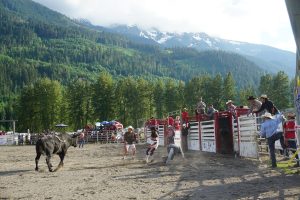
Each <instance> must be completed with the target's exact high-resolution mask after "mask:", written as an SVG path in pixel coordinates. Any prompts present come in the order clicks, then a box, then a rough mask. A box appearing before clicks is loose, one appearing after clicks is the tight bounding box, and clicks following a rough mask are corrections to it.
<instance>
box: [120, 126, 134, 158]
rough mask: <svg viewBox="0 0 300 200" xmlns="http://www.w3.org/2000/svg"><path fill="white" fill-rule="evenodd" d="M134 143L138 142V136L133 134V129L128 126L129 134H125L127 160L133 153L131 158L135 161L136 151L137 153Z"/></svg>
mask: <svg viewBox="0 0 300 200" xmlns="http://www.w3.org/2000/svg"><path fill="white" fill-rule="evenodd" d="M134 142H136V135H135V133H134V132H133V127H132V126H128V128H127V132H125V134H124V145H125V149H124V155H123V159H126V156H127V154H128V152H129V151H131V152H132V157H131V158H132V159H134V157H135V151H136V148H135V144H134Z"/></svg>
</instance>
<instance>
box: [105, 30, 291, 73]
mask: <svg viewBox="0 0 300 200" xmlns="http://www.w3.org/2000/svg"><path fill="white" fill-rule="evenodd" d="M107 30H108V31H111V32H115V33H119V34H122V35H126V36H127V37H128V38H130V39H132V40H134V41H138V42H143V43H146V44H156V45H159V46H162V47H191V48H195V49H197V50H199V51H204V50H222V51H230V52H234V53H238V54H241V55H243V56H245V57H247V59H249V60H251V61H252V62H254V63H256V64H257V65H258V66H260V67H261V68H263V69H266V70H267V71H270V72H278V71H284V72H285V73H287V74H288V75H289V76H290V77H294V74H295V59H296V54H295V53H293V52H289V51H285V50H281V49H277V48H274V47H271V46H266V45H260V44H251V43H247V42H239V41H232V40H225V39H221V38H216V37H211V36H209V35H207V34H206V33H170V32H162V31H159V30H158V29H156V28H152V29H150V30H145V29H141V28H139V27H138V26H123V25H118V26H112V27H109V28H107Z"/></svg>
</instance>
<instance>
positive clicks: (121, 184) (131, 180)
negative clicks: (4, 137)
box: [0, 144, 300, 200]
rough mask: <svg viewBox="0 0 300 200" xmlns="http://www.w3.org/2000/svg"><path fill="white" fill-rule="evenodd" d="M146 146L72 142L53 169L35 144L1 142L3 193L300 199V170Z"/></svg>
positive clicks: (0, 196)
mask: <svg viewBox="0 0 300 200" xmlns="http://www.w3.org/2000/svg"><path fill="white" fill-rule="evenodd" d="M145 149H146V146H145V145H144V144H139V145H137V155H136V158H135V160H131V159H130V158H128V159H126V160H122V159H121V158H122V150H123V144H88V145H85V146H84V148H83V149H78V148H73V147H70V148H69V150H68V153H67V155H66V157H65V161H64V167H63V168H61V169H60V170H59V171H57V172H48V168H47V166H46V162H45V157H44V156H42V157H41V159H40V162H39V165H40V171H39V172H36V171H35V170H34V168H35V162H34V159H35V147H34V146H1V147H0V151H1V153H0V199H105V200H106V199H113V200H115V199H161V200H164V199H190V200H198V199H300V178H299V175H298V174H294V175H285V174H284V173H283V172H282V171H281V170H280V169H276V170H272V169H271V168H269V167H268V166H267V164H266V162H260V161H258V160H256V159H243V158H235V157H234V156H229V155H219V154H214V153H205V152H200V151H188V152H186V154H185V156H186V158H185V159H183V158H181V156H177V157H175V159H174V160H173V162H172V163H171V164H170V165H167V166H166V165H164V164H163V163H162V157H163V156H166V148H165V147H161V146H160V147H159V148H158V149H157V151H156V152H155V155H154V161H153V162H152V163H150V164H146V163H145V162H144V156H145ZM58 163H59V158H58V156H57V155H54V157H53V159H52V164H53V166H56V165H58Z"/></svg>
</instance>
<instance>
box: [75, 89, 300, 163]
mask: <svg viewBox="0 0 300 200" xmlns="http://www.w3.org/2000/svg"><path fill="white" fill-rule="evenodd" d="M247 100H248V103H249V109H248V112H247V115H248V116H249V115H254V116H259V117H261V118H262V119H263V121H262V123H261V126H260V129H259V131H260V136H261V137H264V138H266V140H267V143H268V147H269V154H270V160H271V163H272V167H277V164H276V156H275V142H276V141H277V140H279V141H280V144H281V147H282V149H283V153H284V155H285V156H286V157H288V156H289V152H291V153H295V152H296V149H297V137H296V128H297V126H296V123H295V114H294V113H288V114H287V115H286V116H284V115H283V114H282V113H280V111H279V110H278V109H277V108H276V106H275V105H274V103H273V102H272V101H271V100H269V98H268V96H267V95H265V94H263V95H261V96H260V98H259V99H258V98H255V97H254V96H249V97H248V98H247ZM195 111H196V119H197V120H201V119H203V118H205V119H206V120H212V119H214V114H215V113H216V112H218V110H216V109H215V108H214V106H213V104H208V108H207V109H206V103H205V102H203V99H202V97H201V98H200V99H199V102H198V103H197V107H196V109H195ZM226 111H227V112H230V113H231V114H232V116H233V117H234V118H236V117H237V106H235V105H234V102H233V101H232V100H228V101H227V102H226ZM174 118H175V119H174ZM189 120H190V117H189V113H188V109H187V108H184V109H183V110H182V112H181V116H168V118H167V119H166V120H165V121H166V123H167V128H168V129H167V138H166V140H167V153H168V156H167V159H166V163H168V162H170V160H172V159H173V157H174V155H175V154H176V153H182V156H183V157H184V154H183V152H184V151H185V150H187V144H185V143H184V141H185V139H186V138H185V137H186V136H187V132H186V134H185V131H187V130H188V128H189ZM147 126H148V127H149V128H150V130H151V134H150V137H148V138H147V141H146V142H147V148H146V150H145V161H146V162H147V163H148V162H151V161H152V160H153V159H152V156H153V154H154V152H155V150H156V149H157V148H158V144H159V132H158V126H159V122H158V120H157V119H155V118H154V117H151V118H150V119H149V121H148V123H147ZM133 130H134V128H133V127H132V126H129V127H128V128H127V131H126V132H125V134H124V136H123V137H124V139H123V141H124V155H123V159H126V157H127V156H128V155H129V153H130V154H131V158H132V159H134V158H135V153H136V147H135V144H136V143H138V136H137V134H136V133H135V132H134V131H133ZM176 131H181V132H180V134H181V139H182V141H183V142H182V143H181V144H182V145H178V144H175V142H174V138H175V132H176ZM83 134H84V133H83ZM81 138H84V135H83V136H82V137H81ZM81 138H80V145H79V147H80V146H81V147H83V144H84V139H81ZM296 158H297V159H298V156H296ZM299 164H300V163H299V160H298V161H297V162H296V164H295V167H299Z"/></svg>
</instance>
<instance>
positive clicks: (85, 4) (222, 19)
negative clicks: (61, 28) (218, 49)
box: [34, 0, 296, 52]
mask: <svg viewBox="0 0 300 200" xmlns="http://www.w3.org/2000/svg"><path fill="white" fill-rule="evenodd" d="M34 1H36V2H39V3H41V4H43V5H45V6H47V7H49V8H51V9H53V10H56V11H59V12H61V13H63V14H65V15H66V16H68V17H71V18H85V19H88V20H90V21H91V22H92V23H93V24H96V25H101V26H109V25H112V24H127V25H134V24H136V25H139V26H141V27H143V28H151V27H155V28H158V29H159V30H161V31H169V32H205V33H207V34H209V35H211V36H216V37H220V38H223V39H229V40H236V41H243V42H250V43H256V44H265V45H269V46H273V47H276V48H280V49H284V50H288V51H292V52H295V51H296V45H295V42H294V36H293V33H292V30H291V25H290V21H289V17H288V13H287V9H286V5H285V1H284V0H34Z"/></svg>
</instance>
